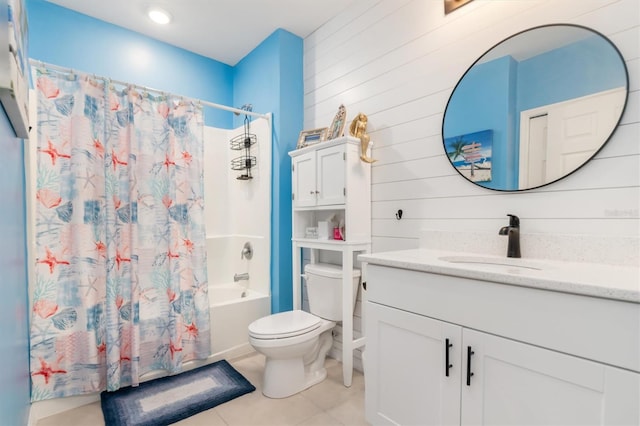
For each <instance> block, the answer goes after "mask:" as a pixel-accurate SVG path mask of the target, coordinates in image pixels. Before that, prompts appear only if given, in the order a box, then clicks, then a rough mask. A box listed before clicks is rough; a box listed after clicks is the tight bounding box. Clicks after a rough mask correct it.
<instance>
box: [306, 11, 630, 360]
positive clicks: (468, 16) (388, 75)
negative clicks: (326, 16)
mask: <svg viewBox="0 0 640 426" xmlns="http://www.w3.org/2000/svg"><path fill="white" fill-rule="evenodd" d="M443 2H444V0H358V1H356V2H355V3H353V4H352V5H351V7H350V8H349V9H348V10H347V11H346V12H345V13H343V14H341V15H339V16H337V17H336V18H334V19H332V20H331V21H329V22H327V23H326V24H325V25H323V26H322V27H321V28H319V29H318V30H317V31H316V32H314V33H313V34H311V35H310V36H309V37H307V38H306V39H305V40H304V104H305V111H304V127H305V129H313V128H317V127H325V126H329V125H330V124H331V121H332V119H333V117H334V115H335V113H336V111H337V109H338V106H339V105H340V104H344V105H345V106H346V108H347V113H348V114H347V116H348V123H349V122H350V121H351V119H352V118H353V117H354V116H355V114H357V113H358V112H364V113H365V114H367V115H368V117H369V122H368V127H367V128H368V131H369V133H370V135H371V140H372V141H373V143H374V145H373V157H374V158H376V159H377V160H378V161H377V162H376V163H375V164H374V165H373V169H372V186H371V191H372V207H371V208H372V237H373V251H374V252H381V251H388V250H401V249H407V248H416V247H417V246H418V235H419V230H420V229H423V228H425V229H435V230H443V231H448V230H462V231H464V230H473V231H481V232H495V233H496V237H497V233H498V229H499V228H500V227H502V226H504V225H506V223H507V218H506V214H507V213H513V214H516V215H518V216H519V217H520V218H521V226H522V232H523V233H524V232H528V233H538V234H544V233H549V234H569V235H591V236H596V237H599V236H602V237H612V238H615V237H621V236H635V237H638V235H639V234H640V220H639V216H640V212H639V209H640V123H639V117H640V96H639V93H640V92H639V90H638V89H639V87H640V60H639V57H640V1H638V0H474V1H472V2H471V3H469V4H467V5H465V6H463V7H461V8H460V9H458V10H456V11H454V12H453V13H451V14H449V15H446V16H445V15H444V6H443ZM550 23H572V24H578V25H584V26H587V27H590V28H593V29H595V30H596V31H599V32H600V33H602V34H604V35H606V36H607V37H609V38H610V39H611V40H612V41H613V43H614V44H615V45H616V46H617V47H618V49H619V50H620V51H621V53H622V55H623V57H624V58H625V61H626V64H627V68H628V72H629V77H630V93H629V98H628V104H627V107H626V110H625V113H624V116H623V119H622V121H621V124H620V126H619V127H618V129H617V130H616V132H615V134H614V136H613V137H612V138H611V140H610V141H609V142H608V144H607V146H606V147H605V148H604V149H603V150H601V151H600V153H599V154H598V155H597V157H596V158H594V159H593V160H592V161H591V162H590V163H589V164H587V165H586V166H585V167H583V168H581V169H580V170H578V171H577V172H575V173H574V174H573V175H571V176H569V177H568V178H566V179H564V180H562V181H560V182H557V183H554V184H552V185H549V186H546V187H543V188H540V189H537V190H531V191H527V192H517V193H504V192H496V191H492V190H488V189H484V188H481V187H477V186H475V185H473V184H471V183H470V182H468V181H466V180H465V179H464V178H462V177H461V176H459V175H458V173H457V172H456V171H455V170H454V169H453V168H452V166H451V165H450V163H449V161H448V159H447V157H446V155H445V153H444V149H443V144H442V136H441V126H442V118H443V114H444V110H445V108H446V104H447V100H448V99H449V96H450V95H451V91H452V90H453V88H454V87H455V85H456V83H457V81H458V80H459V78H460V77H461V76H462V75H463V74H464V72H465V71H466V70H467V68H468V67H469V66H470V65H471V64H472V63H473V62H474V61H475V60H476V59H477V58H478V57H479V56H480V55H482V54H483V53H484V52H485V51H486V50H487V49H489V48H490V47H491V46H493V45H495V44H496V43H498V42H500V41H501V40H503V39H505V38H506V37H508V36H510V35H512V34H514V33H517V32H519V31H523V30H525V29H528V28H532V27H535V26H539V25H545V24H550ZM398 209H402V210H403V212H404V216H403V219H402V220H396V218H395V213H396V211H397V210H398ZM524 249H525V248H524V247H523V250H524ZM327 257H328V261H331V260H332V259H331V256H330V255H327ZM359 299H360V298H359ZM361 308H362V304H361V302H360V300H358V305H357V307H356V312H355V315H354V332H355V334H356V335H357V336H359V335H360V333H361ZM334 342H335V344H334V348H333V349H332V352H331V355H332V356H333V357H336V358H340V355H341V353H340V348H341V329H340V326H338V327H336V337H335V339H334ZM355 356H356V359H355V360H354V363H355V365H356V368H358V369H360V370H361V369H362V364H361V354H360V352H359V351H357V352H356V354H355Z"/></svg>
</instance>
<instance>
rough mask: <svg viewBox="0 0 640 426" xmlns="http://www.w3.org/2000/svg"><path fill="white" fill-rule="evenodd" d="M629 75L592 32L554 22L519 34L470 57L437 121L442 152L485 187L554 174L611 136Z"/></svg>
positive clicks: (504, 187)
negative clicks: (478, 55)
mask: <svg viewBox="0 0 640 426" xmlns="http://www.w3.org/2000/svg"><path fill="white" fill-rule="evenodd" d="M628 80H629V79H628V75H627V68H626V65H625V63H624V59H623V58H622V55H621V54H620V52H619V51H618V49H617V48H616V47H615V46H614V45H613V44H612V43H611V42H610V41H609V40H608V39H607V38H606V37H604V36H603V35H602V34H600V33H598V32H596V31H593V30H591V29H588V28H585V27H581V26H577V25H564V24H563V25H560V24H558V25H547V26H542V27H536V28H532V29H530V30H526V31H523V32H521V33H518V34H516V35H514V36H511V37H509V38H508V39H506V40H504V41H502V42H501V43H499V44H497V45H496V46H494V47H493V48H492V49H490V50H489V51H487V52H486V53H485V54H484V55H482V56H481V57H480V58H479V59H478V60H477V61H475V62H474V63H473V64H472V65H471V67H470V68H469V69H468V70H467V71H466V72H465V74H464V75H463V76H462V78H461V79H460V81H459V82H458V84H457V85H456V87H455V89H454V90H453V93H452V94H451V97H450V98H449V102H448V103H447V108H446V110H445V113H444V119H443V122H442V137H443V141H444V148H445V151H446V153H447V156H448V157H449V160H450V161H451V164H452V165H453V167H455V169H456V170H457V171H458V172H459V173H460V174H461V175H462V176H464V177H465V178H466V179H468V180H469V181H471V182H473V183H475V184H478V185H481V186H483V187H486V188H490V189H495V190H500V191H520V190H525V189H532V188H537V187H539V186H542V185H547V184H549V183H551V182H555V181H557V180H558V179H561V178H563V177H565V176H567V175H569V174H570V173H572V172H574V171H575V170H577V169H578V168H580V167H581V166H582V165H583V164H585V163H586V162H587V161H589V159H591V158H592V157H593V156H594V155H595V154H596V153H597V152H598V151H599V150H600V148H602V146H603V145H604V144H605V143H606V141H607V140H608V139H609V137H610V136H611V135H612V134H613V132H614V130H615V129H616V126H617V125H618V122H619V121H620V118H621V117H622V113H623V111H624V108H625V105H626V102H627V92H628V84H629V83H628Z"/></svg>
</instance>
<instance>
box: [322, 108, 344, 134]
mask: <svg viewBox="0 0 640 426" xmlns="http://www.w3.org/2000/svg"><path fill="white" fill-rule="evenodd" d="M346 123H347V109H346V108H345V106H344V105H340V106H339V107H338V112H337V113H336V116H335V117H333V121H332V122H331V127H329V133H328V135H327V139H328V140H331V139H336V138H339V137H340V136H342V135H343V134H344V127H345V125H346Z"/></svg>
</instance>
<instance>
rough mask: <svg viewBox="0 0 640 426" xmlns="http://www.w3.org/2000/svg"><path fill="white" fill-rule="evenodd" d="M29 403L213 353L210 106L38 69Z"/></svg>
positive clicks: (174, 369) (131, 381)
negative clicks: (208, 243) (206, 155)
mask: <svg viewBox="0 0 640 426" xmlns="http://www.w3.org/2000/svg"><path fill="white" fill-rule="evenodd" d="M33 75H34V76H36V78H35V85H36V88H37V94H38V96H37V98H38V122H37V126H38V127H37V130H38V148H37V181H36V188H35V191H36V192H35V194H34V195H35V200H33V202H35V204H36V218H35V221H36V223H35V233H36V257H37V259H35V278H36V282H35V286H34V290H33V295H32V302H33V312H32V320H31V342H30V345H31V354H30V357H31V380H32V400H33V401H37V400H42V399H48V398H56V397H63V396H70V395H78V394H84V393H89V392H97V391H102V390H105V389H107V390H109V391H113V390H116V389H118V388H120V387H124V386H128V385H136V384H138V383H139V377H140V376H141V375H142V374H144V373H146V372H149V371H152V370H166V371H167V373H168V374H175V373H178V372H179V371H180V369H181V364H182V363H183V362H184V361H188V360H191V359H202V358H206V357H207V356H208V355H209V354H210V343H209V339H210V335H209V310H208V305H209V304H208V296H207V286H206V282H207V278H206V259H205V256H206V254H205V231H204V221H203V203H202V200H203V165H202V158H203V145H202V139H203V117H202V108H201V107H200V106H199V105H194V103H193V102H191V101H186V100H184V99H182V98H178V97H173V96H170V95H162V96H154V95H152V94H149V93H146V92H144V91H141V90H138V89H135V88H133V87H114V85H113V84H111V83H110V82H109V81H108V80H103V79H97V78H95V77H91V76H86V75H79V74H77V73H62V72H57V71H54V70H52V69H50V68H47V67H45V66H41V67H37V68H36V69H34V74H33Z"/></svg>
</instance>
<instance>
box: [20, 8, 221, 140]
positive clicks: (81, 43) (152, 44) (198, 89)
mask: <svg viewBox="0 0 640 426" xmlns="http://www.w3.org/2000/svg"><path fill="white" fill-rule="evenodd" d="M27 11H28V17H29V56H30V57H31V58H33V59H36V60H40V61H44V62H49V63H52V64H55V65H60V66H63V67H68V68H73V69H76V70H78V71H84V72H87V73H93V74H96V75H99V76H103V77H109V78H112V79H115V80H121V81H126V82H128V83H135V84H140V85H143V86H147V87H153V88H155V89H159V90H163V91H166V92H171V93H175V94H178V95H184V96H188V97H192V98H196V99H202V100H205V101H210V102H214V103H217V104H222V105H229V106H233V67H231V66H229V65H226V64H223V63H222V62H218V61H215V60H213V59H209V58H206V57H204V56H200V55H197V54H195V53H192V52H189V51H186V50H184V49H180V48H178V47H175V46H172V45H170V44H167V43H163V42H161V41H158V40H155V39H152V38H149V37H147V36H144V35H141V34H139V33H136V32H133V31H130V30H127V29H124V28H122V27H118V26H115V25H112V24H109V23H107V22H104V21H100V20H98V19H94V18H91V17H89V16H87V15H83V14H80V13H77V12H74V11H72V10H69V9H66V8H63V7H60V6H57V5H54V4H52V3H49V2H46V1H44V0H27ZM204 112H205V123H206V124H207V125H208V126H215V127H220V128H224V129H230V128H231V127H232V123H233V117H232V115H233V114H230V113H229V112H226V111H221V110H217V109H212V108H205V111H204Z"/></svg>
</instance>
